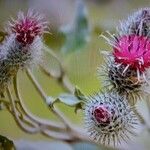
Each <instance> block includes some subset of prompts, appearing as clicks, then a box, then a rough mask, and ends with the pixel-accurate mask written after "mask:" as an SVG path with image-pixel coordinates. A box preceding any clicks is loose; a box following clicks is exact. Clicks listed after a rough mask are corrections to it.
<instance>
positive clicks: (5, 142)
mask: <svg viewBox="0 0 150 150" xmlns="http://www.w3.org/2000/svg"><path fill="white" fill-rule="evenodd" d="M0 150H15V146H14V143H13V141H11V140H9V139H8V138H6V137H4V136H1V135H0Z"/></svg>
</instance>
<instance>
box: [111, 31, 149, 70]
mask: <svg viewBox="0 0 150 150" xmlns="http://www.w3.org/2000/svg"><path fill="white" fill-rule="evenodd" d="M113 49H114V51H113V55H114V58H115V62H117V63H119V64H122V65H124V66H128V68H131V69H133V70H138V71H140V72H144V71H145V70H146V69H147V68H149V67H150V39H149V38H147V37H144V36H137V35H136V34H132V35H124V36H122V37H119V38H118V41H117V42H116V43H115V45H114V47H113Z"/></svg>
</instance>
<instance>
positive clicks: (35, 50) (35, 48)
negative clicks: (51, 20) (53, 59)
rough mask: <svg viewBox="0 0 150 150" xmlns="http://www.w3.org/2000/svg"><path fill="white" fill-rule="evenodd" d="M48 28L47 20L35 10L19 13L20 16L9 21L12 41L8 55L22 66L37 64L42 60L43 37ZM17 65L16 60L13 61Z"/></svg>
mask: <svg viewBox="0 0 150 150" xmlns="http://www.w3.org/2000/svg"><path fill="white" fill-rule="evenodd" d="M46 29H47V22H45V21H44V18H43V17H42V16H41V15H40V14H38V13H36V12H35V11H33V10H29V11H28V12H27V13H26V14H25V13H23V12H19V13H18V18H17V19H16V20H12V21H11V22H9V25H8V28H7V31H8V33H9V35H10V36H9V38H12V39H13V40H12V43H10V47H9V49H8V57H9V58H10V60H15V63H16V64H17V65H19V66H20V67H24V66H30V65H32V64H37V63H39V61H40V60H41V59H40V58H41V56H42V53H43V52H42V48H43V39H42V35H43V33H44V32H45V31H46ZM12 63H13V64H14V65H16V64H15V63H14V62H12Z"/></svg>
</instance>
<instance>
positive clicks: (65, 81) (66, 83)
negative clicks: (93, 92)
mask: <svg viewBox="0 0 150 150" xmlns="http://www.w3.org/2000/svg"><path fill="white" fill-rule="evenodd" d="M44 50H45V51H46V52H47V53H48V54H49V55H51V56H52V57H53V58H55V59H56V61H57V62H58V64H59V68H60V75H59V76H54V75H53V74H52V73H51V72H50V71H48V70H47V69H46V68H45V67H44V66H43V65H40V68H41V70H42V72H43V73H44V74H45V75H47V76H48V77H53V78H55V79H56V80H57V82H58V83H59V84H60V85H61V86H62V87H63V88H64V89H65V90H66V91H68V92H70V93H73V92H74V86H73V85H72V83H71V82H70V80H69V78H68V77H67V76H66V72H65V68H64V66H63V64H62V62H61V61H60V58H59V57H58V56H57V55H56V54H55V53H54V51H53V50H51V49H50V48H48V47H46V46H45V47H44Z"/></svg>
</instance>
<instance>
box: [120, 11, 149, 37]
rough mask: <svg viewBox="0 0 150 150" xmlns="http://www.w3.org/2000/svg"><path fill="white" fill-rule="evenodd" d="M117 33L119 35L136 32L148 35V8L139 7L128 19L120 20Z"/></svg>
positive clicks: (140, 34)
mask: <svg viewBox="0 0 150 150" xmlns="http://www.w3.org/2000/svg"><path fill="white" fill-rule="evenodd" d="M118 33H119V34H120V35H130V34H136V35H139V36H146V37H150V8H142V9H139V10H138V11H136V12H134V13H133V14H132V15H130V16H129V17H128V19H126V20H124V21H121V23H120V26H119V27H118Z"/></svg>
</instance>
